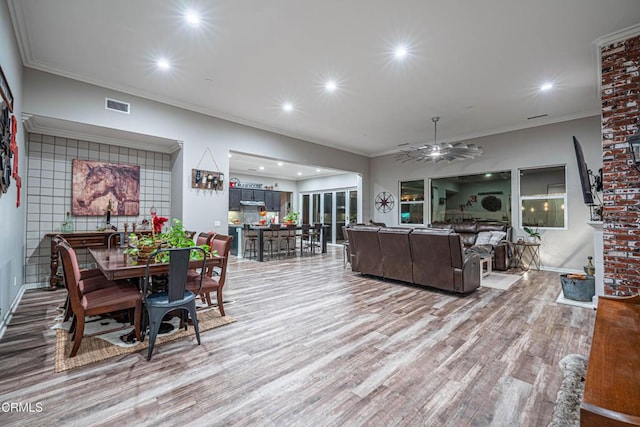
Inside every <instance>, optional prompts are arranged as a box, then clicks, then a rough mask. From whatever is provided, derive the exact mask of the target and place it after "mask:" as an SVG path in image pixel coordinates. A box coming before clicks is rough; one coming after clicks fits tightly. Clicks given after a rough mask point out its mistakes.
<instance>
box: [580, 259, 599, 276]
mask: <svg viewBox="0 0 640 427" xmlns="http://www.w3.org/2000/svg"><path fill="white" fill-rule="evenodd" d="M587 259H588V260H589V261H588V262H587V265H585V266H584V267H582V268H583V269H584V272H585V273H587V274H588V275H589V276H594V275H595V274H596V267H595V266H594V265H593V257H592V256H588V257H587Z"/></svg>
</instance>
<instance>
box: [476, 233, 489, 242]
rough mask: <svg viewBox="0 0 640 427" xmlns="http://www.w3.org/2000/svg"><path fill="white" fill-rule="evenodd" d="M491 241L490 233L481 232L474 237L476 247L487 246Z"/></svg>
mask: <svg viewBox="0 0 640 427" xmlns="http://www.w3.org/2000/svg"><path fill="white" fill-rule="evenodd" d="M490 241H491V231H481V232H479V233H478V237H476V243H475V244H476V245H489V244H491V243H490Z"/></svg>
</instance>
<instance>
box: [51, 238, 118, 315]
mask: <svg viewBox="0 0 640 427" xmlns="http://www.w3.org/2000/svg"><path fill="white" fill-rule="evenodd" d="M52 240H53V243H54V244H55V245H56V253H57V254H58V259H60V255H59V251H58V245H59V244H60V243H61V242H65V243H66V244H67V245H68V246H70V245H69V242H67V240H66V239H65V238H64V237H62V236H60V235H57V236H54V237H53V239H52ZM63 279H64V269H63ZM63 282H64V286H65V289H67V298H66V300H65V303H64V318H63V319H62V321H63V322H66V321H68V320H69V319H70V318H71V317H72V316H73V310H72V309H71V299H70V297H69V290H68V288H67V281H66V279H65V280H63ZM111 284H112V283H111V282H110V281H109V280H106V278H105V277H104V274H102V271H101V270H100V269H99V268H92V269H85V270H82V269H81V270H80V281H79V287H80V292H82V293H87V292H92V291H97V290H98V289H102V288H106V287H108V286H111Z"/></svg>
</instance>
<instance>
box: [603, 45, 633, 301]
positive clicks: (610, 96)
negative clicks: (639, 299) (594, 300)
mask: <svg viewBox="0 0 640 427" xmlns="http://www.w3.org/2000/svg"><path fill="white" fill-rule="evenodd" d="M601 58H602V136H603V140H602V148H603V187H604V190H603V203H604V210H603V222H604V225H603V226H604V266H605V267H604V285H605V294H607V295H628V294H637V293H640V172H638V170H637V169H635V168H634V167H633V165H632V163H633V160H632V155H631V150H630V148H629V144H628V143H627V139H628V138H629V137H630V136H631V135H633V134H634V133H636V132H637V131H638V128H639V123H640V110H639V108H638V103H639V102H640V99H639V98H640V36H638V37H632V38H629V39H627V40H624V41H620V42H616V43H612V44H610V45H607V46H603V47H602V48H601Z"/></svg>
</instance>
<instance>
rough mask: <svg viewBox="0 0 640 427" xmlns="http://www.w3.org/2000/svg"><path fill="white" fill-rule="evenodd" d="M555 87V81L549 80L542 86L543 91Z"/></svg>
mask: <svg viewBox="0 0 640 427" xmlns="http://www.w3.org/2000/svg"><path fill="white" fill-rule="evenodd" d="M551 89H553V83H550V82H547V83H544V84H543V85H542V86H540V90H541V91H547V90H551Z"/></svg>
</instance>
